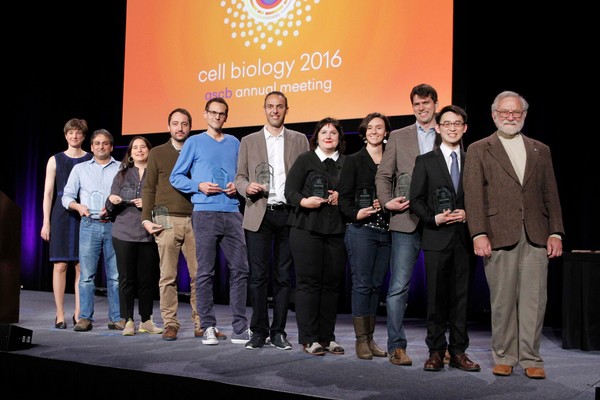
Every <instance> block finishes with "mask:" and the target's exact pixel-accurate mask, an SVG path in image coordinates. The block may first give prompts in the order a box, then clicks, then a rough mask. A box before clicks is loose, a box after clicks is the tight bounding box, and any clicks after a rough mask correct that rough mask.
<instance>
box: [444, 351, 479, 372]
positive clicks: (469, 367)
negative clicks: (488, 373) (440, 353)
mask: <svg viewBox="0 0 600 400" xmlns="http://www.w3.org/2000/svg"><path fill="white" fill-rule="evenodd" d="M449 364H450V366H451V367H454V368H458V369H462V370H463V371H480V370H481V367H480V366H479V364H477V363H474V362H473V361H471V360H469V357H467V355H466V354H465V353H462V354H456V355H455V356H454V357H450V363H449Z"/></svg>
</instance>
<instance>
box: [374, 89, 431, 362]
mask: <svg viewBox="0 0 600 400" xmlns="http://www.w3.org/2000/svg"><path fill="white" fill-rule="evenodd" d="M410 102H411V104H412V107H413V111H414V113H415V117H416V118H417V121H416V122H415V123H414V124H412V125H409V126H407V127H405V128H402V129H397V130H394V131H392V132H391V133H390V137H389V140H388V143H387V145H386V147H385V151H384V152H383V158H382V160H381V164H379V168H378V169H377V174H376V175H375V186H376V187H377V197H378V199H379V203H380V204H382V205H383V206H384V208H385V210H386V211H389V212H390V213H391V217H390V231H391V232H392V255H391V261H390V263H391V265H390V284H389V287H388V293H387V298H386V307H387V328H388V354H389V359H390V362H391V363H392V364H394V365H412V360H411V358H410V357H409V356H408V354H406V346H407V340H406V334H405V333H404V327H403V321H404V311H405V310H406V304H407V301H408V291H409V284H410V279H411V277H412V271H413V268H414V265H415V262H416V261H417V258H418V256H419V252H420V250H421V232H420V231H421V229H420V226H419V218H417V216H416V215H415V214H413V213H412V212H411V211H410V209H409V207H410V201H409V196H397V195H396V194H394V188H393V182H394V180H397V179H398V177H399V176H401V174H407V175H408V176H410V175H412V173H413V168H414V166H415V158H416V157H417V156H418V155H419V154H424V153H427V152H429V151H431V150H432V149H433V147H434V142H435V126H436V122H435V112H436V110H437V106H438V95H437V91H436V90H435V89H434V88H433V87H432V86H430V85H427V84H420V85H417V86H415V87H414V88H413V89H412V90H411V92H410Z"/></svg>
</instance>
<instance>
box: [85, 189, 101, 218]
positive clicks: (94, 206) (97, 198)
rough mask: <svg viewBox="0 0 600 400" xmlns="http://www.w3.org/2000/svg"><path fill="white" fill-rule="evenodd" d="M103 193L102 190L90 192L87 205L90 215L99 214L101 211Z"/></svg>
mask: <svg viewBox="0 0 600 400" xmlns="http://www.w3.org/2000/svg"><path fill="white" fill-rule="evenodd" d="M104 201H105V200H104V195H103V194H102V192H98V191H96V192H92V193H91V194H90V205H89V206H88V210H90V214H92V215H100V213H101V212H102V208H103V207H104Z"/></svg>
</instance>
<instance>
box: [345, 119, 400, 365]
mask: <svg viewBox="0 0 600 400" xmlns="http://www.w3.org/2000/svg"><path fill="white" fill-rule="evenodd" d="M390 131H391V127H390V122H389V120H388V118H387V117H386V116H385V115H383V114H380V113H377V112H374V113H371V114H369V115H367V116H366V117H365V118H364V119H363V120H362V122H361V123H360V126H359V127H358V134H359V136H360V137H361V138H362V139H363V140H364V142H365V147H363V148H362V149H360V150H359V151H358V152H356V153H354V154H352V155H350V156H348V157H347V158H346V161H345V162H344V167H343V168H342V174H341V177H340V183H339V192H340V209H341V211H342V214H343V216H344V218H345V221H346V222H347V226H346V235H345V243H346V251H347V252H348V259H349V261H350V271H351V275H352V301H351V304H352V322H353V324H354V333H355V334H356V356H357V357H358V358H361V359H364V360H371V359H373V356H375V357H386V356H387V352H386V351H385V350H382V349H380V348H379V346H377V344H376V343H375V341H374V340H373V333H374V331H375V317H376V315H377V308H378V307H379V294H380V289H381V286H382V284H383V280H384V279H385V276H386V274H387V272H388V270H389V268H390V254H391V241H392V237H391V233H390V230H389V225H390V223H389V222H390V215H389V213H387V212H384V211H383V210H382V209H381V205H380V204H379V200H377V193H376V189H375V173H376V172H377V167H378V166H379V163H380V162H381V158H382V156H383V147H384V142H385V141H386V139H387V136H388V135H389V133H390Z"/></svg>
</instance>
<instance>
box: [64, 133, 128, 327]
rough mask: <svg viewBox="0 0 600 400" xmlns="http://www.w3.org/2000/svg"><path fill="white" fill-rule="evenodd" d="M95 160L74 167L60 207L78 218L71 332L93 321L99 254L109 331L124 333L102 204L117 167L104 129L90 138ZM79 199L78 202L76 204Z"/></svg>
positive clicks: (108, 222) (109, 223) (110, 139)
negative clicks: (76, 303)
mask: <svg viewBox="0 0 600 400" xmlns="http://www.w3.org/2000/svg"><path fill="white" fill-rule="evenodd" d="M90 140H91V143H92V146H91V147H92V153H93V154H94V158H92V159H91V160H90V161H85V162H82V163H79V164H77V165H75V166H74V167H73V170H72V171H71V174H70V175H69V179H68V180H67V184H66V185H65V188H64V192H63V196H62V205H63V206H64V207H65V208H66V209H68V210H74V211H77V212H78V213H79V215H80V216H81V224H80V226H79V263H80V265H81V277H80V279H79V297H80V299H79V300H80V303H81V313H80V315H79V322H77V324H76V325H75V327H74V328H73V330H75V331H77V332H87V331H89V330H91V329H92V322H93V321H94V295H95V291H96V286H95V283H94V280H95V277H96V271H97V269H98V260H99V259H100V254H102V255H103V259H104V271H105V273H106V286H107V289H108V318H109V322H108V328H109V329H117V330H123V329H124V328H125V320H124V319H121V315H120V311H119V273H118V271H117V261H116V258H115V251H114V249H113V244H112V220H111V219H109V217H108V215H107V212H106V209H105V202H106V199H107V198H108V195H109V194H110V187H111V185H112V182H113V179H114V177H115V175H116V174H117V172H118V171H119V164H118V163H117V161H116V160H115V159H114V158H113V157H112V156H111V153H112V150H113V144H114V139H113V136H112V135H111V134H110V132H108V131H107V130H105V129H99V130H97V131H94V133H93V134H92V137H91V139H90ZM78 199H79V201H78Z"/></svg>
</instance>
